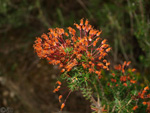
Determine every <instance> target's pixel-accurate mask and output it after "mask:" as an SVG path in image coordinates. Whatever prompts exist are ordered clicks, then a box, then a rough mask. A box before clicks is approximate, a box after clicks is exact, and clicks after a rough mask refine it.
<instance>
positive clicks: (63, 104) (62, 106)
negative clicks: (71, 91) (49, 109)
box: [60, 103, 65, 111]
mask: <svg viewBox="0 0 150 113" xmlns="http://www.w3.org/2000/svg"><path fill="white" fill-rule="evenodd" d="M64 107H65V103H62V104H61V108H60V110H61V111H62V109H63V108H64Z"/></svg>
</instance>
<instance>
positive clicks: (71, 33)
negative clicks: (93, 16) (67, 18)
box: [33, 19, 150, 113]
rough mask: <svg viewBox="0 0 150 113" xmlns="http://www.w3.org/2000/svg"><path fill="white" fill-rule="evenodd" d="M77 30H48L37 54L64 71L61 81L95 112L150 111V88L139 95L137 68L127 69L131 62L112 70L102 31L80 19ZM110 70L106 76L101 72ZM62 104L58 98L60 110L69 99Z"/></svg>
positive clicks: (38, 44)
mask: <svg viewBox="0 0 150 113" xmlns="http://www.w3.org/2000/svg"><path fill="white" fill-rule="evenodd" d="M74 25H75V26H76V28H77V29H78V31H76V30H75V29H73V28H71V27H68V32H66V31H65V30H64V29H62V28H56V29H49V33H47V34H43V35H42V36H41V37H38V38H37V39H36V41H35V44H34V46H33V47H34V49H35V52H36V53H37V55H38V56H39V57H40V58H42V59H47V61H48V62H49V64H53V65H59V67H60V68H61V76H60V81H63V80H64V81H66V82H67V86H68V88H69V90H70V92H69V94H68V96H69V95H70V93H71V92H73V91H75V90H77V91H81V92H82V94H83V96H84V97H85V98H86V99H89V100H90V101H91V109H92V110H93V112H98V113H104V112H105V113H106V112H107V113H109V112H120V113H121V112H123V113H126V112H130V113H131V112H134V111H135V112H137V111H142V112H143V111H145V112H149V111H150V102H149V101H148V99H149V98H150V94H149V87H148V86H147V87H145V88H144V90H142V91H140V92H138V89H137V78H136V74H135V69H130V68H128V67H129V65H130V63H131V62H130V61H129V62H126V61H125V62H124V63H123V65H117V66H114V69H113V70H110V69H109V65H110V62H108V61H107V59H106V57H107V55H108V52H109V51H110V50H111V47H110V46H109V44H107V43H106V42H107V40H106V39H102V38H101V37H100V34H101V31H99V30H96V29H94V28H93V27H92V26H91V25H90V24H89V23H88V20H86V21H85V22H84V21H83V19H81V20H80V24H76V23H75V24H74ZM104 70H105V71H107V73H108V76H104V75H103V74H102V71H104ZM60 81H57V82H56V84H57V87H56V88H55V89H54V90H53V92H54V93H56V92H58V91H59V90H60V89H61V85H62V83H61V82H60ZM68 96H67V97H66V99H65V100H64V101H62V98H63V96H62V95H60V96H59V102H60V103H61V110H62V109H63V108H64V106H65V102H66V100H67V98H68Z"/></svg>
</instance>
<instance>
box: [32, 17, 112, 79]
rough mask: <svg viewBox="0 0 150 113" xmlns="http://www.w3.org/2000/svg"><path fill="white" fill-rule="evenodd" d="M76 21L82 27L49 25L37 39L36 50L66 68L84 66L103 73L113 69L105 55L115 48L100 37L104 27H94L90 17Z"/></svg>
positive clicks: (38, 53)
mask: <svg viewBox="0 0 150 113" xmlns="http://www.w3.org/2000/svg"><path fill="white" fill-rule="evenodd" d="M74 25H75V26H76V28H77V29H78V30H79V31H76V30H75V29H73V28H71V27H68V33H67V32H65V30H64V29H62V28H55V29H49V32H48V33H47V34H43V35H42V36H41V37H38V38H37V39H36V41H35V44H34V46H33V47H34V49H35V52H36V53H37V55H38V56H39V57H40V58H45V59H47V60H48V61H49V63H50V64H53V65H58V64H59V66H60V67H61V68H63V70H62V72H64V71H67V72H68V71H71V70H72V69H73V68H74V67H75V66H82V67H83V69H87V68H88V71H89V72H90V73H96V74H98V76H100V73H101V69H107V70H109V68H108V66H109V65H110V63H109V62H107V60H106V59H105V56H107V53H108V52H109V51H110V50H111V48H110V47H109V45H108V44H106V39H102V38H100V34H101V32H102V31H99V30H96V29H94V28H93V27H92V26H91V25H90V24H88V20H86V21H85V23H84V21H83V19H81V21H80V24H76V23H74ZM78 34H79V35H78ZM100 41H101V42H100Z"/></svg>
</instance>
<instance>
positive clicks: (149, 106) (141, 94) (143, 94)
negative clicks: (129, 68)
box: [133, 86, 150, 113]
mask: <svg viewBox="0 0 150 113" xmlns="http://www.w3.org/2000/svg"><path fill="white" fill-rule="evenodd" d="M149 90H150V89H149V87H148V86H146V87H145V88H144V90H143V91H141V92H139V93H138V97H137V98H140V99H142V100H143V102H142V104H143V105H147V109H146V111H147V112H148V113H149V112H150V101H148V102H146V101H145V99H146V100H147V99H148V98H150V94H147V93H148V91H149ZM137 107H138V106H137ZM133 110H136V109H134V108H133Z"/></svg>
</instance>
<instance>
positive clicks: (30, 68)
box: [0, 0, 150, 113]
mask: <svg viewBox="0 0 150 113" xmlns="http://www.w3.org/2000/svg"><path fill="white" fill-rule="evenodd" d="M81 18H85V19H88V20H89V21H90V24H91V25H93V26H94V28H96V29H100V30H102V31H103V32H102V35H101V38H106V39H107V40H108V43H109V44H110V45H111V47H112V51H111V52H110V54H109V61H110V62H111V64H112V66H113V65H115V64H118V63H122V62H123V61H124V60H127V61H131V62H132V67H135V68H136V69H137V73H138V75H139V81H140V84H141V85H143V84H149V80H150V78H149V75H150V1H149V0H0V107H2V106H3V107H6V108H7V107H10V108H13V110H14V113H58V112H59V109H60V104H59V102H58V96H59V94H60V93H61V91H60V92H59V93H57V94H53V89H54V88H55V82H56V81H57V77H58V76H59V74H60V73H59V70H58V67H57V66H52V65H49V64H48V62H47V61H45V60H40V59H39V58H38V57H37V55H36V53H35V52H34V49H33V44H34V40H35V39H36V37H38V36H41V34H42V33H47V32H48V28H55V27H61V28H65V29H66V28H67V27H69V26H73V23H74V22H77V23H79V21H80V19H81ZM62 92H66V93H65V94H64V97H65V96H66V95H67V93H68V90H67V88H64V90H63V91H62ZM63 113H91V111H90V103H89V102H88V101H86V100H85V99H84V98H83V97H82V95H81V93H79V92H74V93H72V94H71V95H70V97H69V98H68V100H67V102H66V106H65V108H64V111H63Z"/></svg>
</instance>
